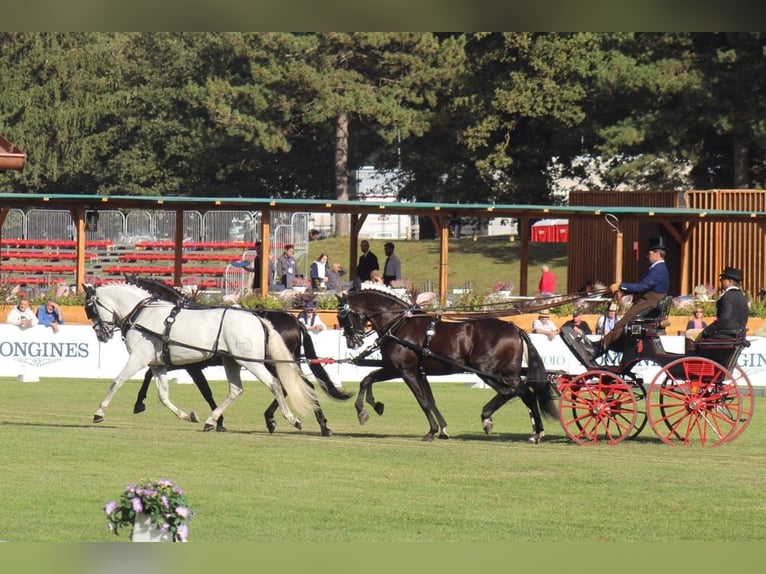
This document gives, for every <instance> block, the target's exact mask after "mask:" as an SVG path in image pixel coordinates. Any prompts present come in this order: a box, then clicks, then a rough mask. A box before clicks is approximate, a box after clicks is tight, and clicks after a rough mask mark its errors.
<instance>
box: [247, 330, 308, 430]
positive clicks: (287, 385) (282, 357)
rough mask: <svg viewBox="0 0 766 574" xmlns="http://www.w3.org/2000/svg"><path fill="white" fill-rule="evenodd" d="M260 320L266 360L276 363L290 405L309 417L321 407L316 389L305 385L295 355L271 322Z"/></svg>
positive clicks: (278, 376)
mask: <svg viewBox="0 0 766 574" xmlns="http://www.w3.org/2000/svg"><path fill="white" fill-rule="evenodd" d="M258 319H259V320H260V321H261V324H262V325H263V329H264V331H265V337H266V358H268V359H272V360H273V361H274V367H275V368H276V371H277V378H278V379H279V381H280V383H281V384H282V388H283V389H284V390H285V394H286V395H287V398H288V400H289V401H290V404H291V405H292V406H293V407H294V408H295V410H296V411H298V412H299V413H301V414H302V415H308V414H309V413H311V412H312V411H314V410H315V409H316V408H318V407H319V401H318V400H317V396H316V393H315V392H314V389H312V388H311V386H310V385H307V384H305V382H304V380H303V373H302V372H301V370H300V368H299V367H298V365H297V364H296V363H295V358H294V357H293V354H292V353H291V352H290V349H288V348H287V345H285V341H284V339H282V336H281V335H280V334H279V333H278V332H277V330H276V329H274V326H273V325H272V324H271V322H270V321H268V320H266V319H263V318H262V317H258Z"/></svg>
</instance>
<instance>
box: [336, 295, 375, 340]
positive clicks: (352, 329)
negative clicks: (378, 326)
mask: <svg viewBox="0 0 766 574" xmlns="http://www.w3.org/2000/svg"><path fill="white" fill-rule="evenodd" d="M367 319H368V317H367V316H366V315H364V314H363V313H360V312H358V311H355V310H353V309H352V308H351V306H350V305H349V304H348V301H342V302H340V304H339V305H338V320H339V321H340V324H341V326H342V327H343V335H344V336H345V337H346V338H347V339H348V340H350V341H353V342H354V343H356V345H357V347H359V346H361V345H362V344H363V343H364V339H365V338H366V337H367V336H368V335H369V334H371V333H372V330H370V331H369V332H365V331H364V325H366V324H367ZM355 320H357V321H358V322H359V324H360V325H362V332H361V333H360V332H358V331H357V329H356V325H355V323H354V321H355Z"/></svg>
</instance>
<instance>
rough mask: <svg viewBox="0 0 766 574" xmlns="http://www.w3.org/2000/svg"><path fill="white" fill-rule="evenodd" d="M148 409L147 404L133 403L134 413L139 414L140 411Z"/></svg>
mask: <svg viewBox="0 0 766 574" xmlns="http://www.w3.org/2000/svg"><path fill="white" fill-rule="evenodd" d="M145 410H146V405H145V404H144V403H136V404H135V405H133V414H134V415H137V414H139V413H142V412H144V411H145Z"/></svg>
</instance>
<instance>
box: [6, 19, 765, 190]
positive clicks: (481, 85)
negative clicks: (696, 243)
mask: <svg viewBox="0 0 766 574" xmlns="http://www.w3.org/2000/svg"><path fill="white" fill-rule="evenodd" d="M0 47H1V48H2V49H1V50H0V133H2V134H3V135H4V136H6V137H7V138H8V139H10V140H11V141H13V142H14V143H16V144H17V145H18V146H19V147H21V148H22V149H23V150H24V151H25V152H26V153H27V154H28V160H27V167H26V168H25V170H24V172H22V173H10V172H8V173H0V189H2V190H3V191H27V192H44V193H87V194H93V193H99V194H128V195H137V194H143V195H158V196H159V195H197V196H206V197H210V196H213V197H214V196H245V197H246V196H274V197H280V196H281V197H316V198H334V197H340V198H345V197H348V193H349V189H353V181H349V177H348V174H349V173H350V172H351V170H353V169H354V168H357V167H361V166H363V165H370V164H372V165H375V166H377V167H380V168H391V167H397V168H399V173H400V174H401V178H402V182H401V183H402V186H401V195H402V197H403V198H411V199H418V200H422V201H472V202H475V201H482V202H491V201H496V202H510V203H514V202H515V203H550V202H553V201H555V199H554V197H553V196H552V195H551V190H552V189H553V179H554V178H555V177H560V176H565V177H569V178H573V179H574V180H576V181H583V182H587V185H589V186H590V187H593V188H604V189H618V188H633V189H636V188H643V189H677V188H697V189H704V188H710V187H760V186H763V185H764V184H765V183H766V123H765V121H764V119H763V118H764V117H766V114H765V113H764V112H766V110H765V109H764V107H766V101H765V100H764V99H763V98H762V94H763V93H764V91H765V89H766V85H764V84H765V83H766V73H765V72H766V56H765V55H764V54H765V51H766V35H764V34H763V33H642V34H639V33H472V34H457V33H455V34H449V33H444V34H436V33H399V32H376V33H374V32H369V33H341V32H337V33H329V32H322V33H0Z"/></svg>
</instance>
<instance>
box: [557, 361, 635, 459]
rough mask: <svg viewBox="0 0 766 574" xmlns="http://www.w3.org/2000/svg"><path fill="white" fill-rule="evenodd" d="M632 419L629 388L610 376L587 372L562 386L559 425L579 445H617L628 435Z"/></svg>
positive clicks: (597, 372)
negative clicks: (601, 443) (600, 443)
mask: <svg viewBox="0 0 766 574" xmlns="http://www.w3.org/2000/svg"><path fill="white" fill-rule="evenodd" d="M636 416H637V408H636V397H635V395H634V393H633V389H632V388H631V387H630V385H628V384H627V383H626V382H625V381H624V380H622V379H621V378H620V377H618V376H617V375H615V374H613V373H610V372H608V371H588V372H587V373H583V374H582V375H578V376H577V377H575V378H573V379H572V380H571V381H569V382H568V383H567V384H564V385H562V388H561V398H560V399H559V418H560V420H561V425H562V426H563V427H564V431H565V432H566V433H567V435H569V437H570V438H571V439H572V440H573V441H575V442H577V443H579V444H583V445H589V444H598V443H599V442H606V443H608V444H617V443H619V442H621V441H623V440H624V439H625V438H627V437H628V436H629V435H630V433H631V431H632V430H633V427H634V425H635V424H636Z"/></svg>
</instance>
